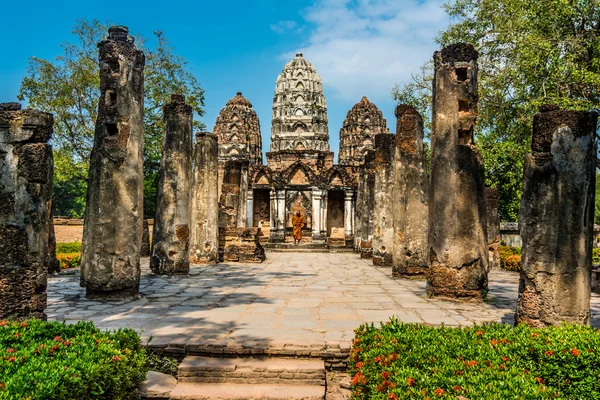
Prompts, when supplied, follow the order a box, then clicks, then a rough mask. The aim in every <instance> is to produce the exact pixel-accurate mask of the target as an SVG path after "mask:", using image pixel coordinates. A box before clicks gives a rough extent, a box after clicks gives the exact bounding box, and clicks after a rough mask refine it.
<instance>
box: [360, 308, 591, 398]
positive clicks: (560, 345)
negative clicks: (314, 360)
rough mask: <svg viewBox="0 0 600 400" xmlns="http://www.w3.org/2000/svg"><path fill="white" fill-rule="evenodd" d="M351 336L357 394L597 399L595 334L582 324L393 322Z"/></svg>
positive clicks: (404, 396)
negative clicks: (455, 325)
mask: <svg viewBox="0 0 600 400" xmlns="http://www.w3.org/2000/svg"><path fill="white" fill-rule="evenodd" d="M355 333H356V337H355V339H354V344H353V346H352V351H351V353H350V372H351V374H352V376H353V378H352V389H353V392H354V398H355V399H369V400H370V399H375V400H383V399H385V400H390V399H427V398H428V399H431V400H433V399H457V398H458V396H462V397H463V398H467V399H484V398H485V399H509V398H512V399H515V398H519V399H525V398H526V399H549V398H561V399H584V398H585V399H598V398H600V380H599V379H598V370H599V369H600V333H599V332H598V331H597V330H595V329H593V328H590V327H588V326H578V325H564V326H562V327H556V328H543V329H533V328H529V327H527V326H518V327H512V326H510V325H504V324H494V325H483V326H474V327H469V328H448V327H431V326H423V325H419V324H402V323H400V322H398V321H397V320H395V319H392V320H391V321H390V322H389V323H387V324H382V325H381V327H380V328H375V327H374V326H373V325H372V324H371V325H361V326H360V327H359V328H358V329H357V330H356V331H355Z"/></svg>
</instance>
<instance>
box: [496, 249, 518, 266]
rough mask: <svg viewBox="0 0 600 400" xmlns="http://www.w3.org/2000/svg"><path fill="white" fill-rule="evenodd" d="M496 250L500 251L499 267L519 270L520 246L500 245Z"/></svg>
mask: <svg viewBox="0 0 600 400" xmlns="http://www.w3.org/2000/svg"><path fill="white" fill-rule="evenodd" d="M498 251H499V253H500V268H504V269H506V270H509V271H520V270H521V248H520V247H510V246H500V249H499V250H498Z"/></svg>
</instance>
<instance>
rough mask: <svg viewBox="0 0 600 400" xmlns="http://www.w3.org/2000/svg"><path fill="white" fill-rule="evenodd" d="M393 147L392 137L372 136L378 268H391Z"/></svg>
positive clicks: (374, 237)
mask: <svg viewBox="0 0 600 400" xmlns="http://www.w3.org/2000/svg"><path fill="white" fill-rule="evenodd" d="M394 147H395V135H391V134H388V133H381V134H379V135H376V136H375V167H374V169H375V171H374V172H375V186H374V192H375V195H374V199H375V201H374V205H373V227H374V231H373V265H377V266H380V267H391V266H392V247H393V243H394V204H393V185H394Z"/></svg>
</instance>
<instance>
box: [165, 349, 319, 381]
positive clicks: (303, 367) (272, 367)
mask: <svg viewBox="0 0 600 400" xmlns="http://www.w3.org/2000/svg"><path fill="white" fill-rule="evenodd" d="M177 376H178V378H179V381H180V382H206V383H221V382H228V383H232V384H233V383H240V384H242V383H243V384H259V383H271V384H288V383H292V384H302V385H324V384H325V363H324V362H323V360H321V359H297V358H279V357H277V358H268V357H265V358H216V357H203V356H187V357H186V358H185V359H184V360H183V362H182V363H181V364H180V365H179V370H178V374H177Z"/></svg>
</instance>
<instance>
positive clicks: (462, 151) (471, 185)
mask: <svg viewBox="0 0 600 400" xmlns="http://www.w3.org/2000/svg"><path fill="white" fill-rule="evenodd" d="M477 56H478V54H477V51H475V49H474V48H473V46H472V45H470V44H466V43H459V44H455V45H451V46H448V47H446V48H444V49H442V50H441V51H436V52H435V54H434V62H435V75H434V81H433V107H432V113H433V132H432V135H431V150H432V152H431V181H430V186H429V238H428V243H429V245H428V246H429V269H430V271H429V278H428V282H427V283H428V285H427V293H428V294H429V295H433V296H442V297H447V298H451V299H460V298H475V299H481V298H482V297H483V296H484V295H485V293H486V291H487V270H488V249H487V233H486V231H487V221H486V210H485V198H484V193H483V190H484V176H483V161H482V159H481V155H480V153H479V150H478V149H477V146H476V145H475V143H474V141H473V127H474V125H475V119H476V117H477Z"/></svg>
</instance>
